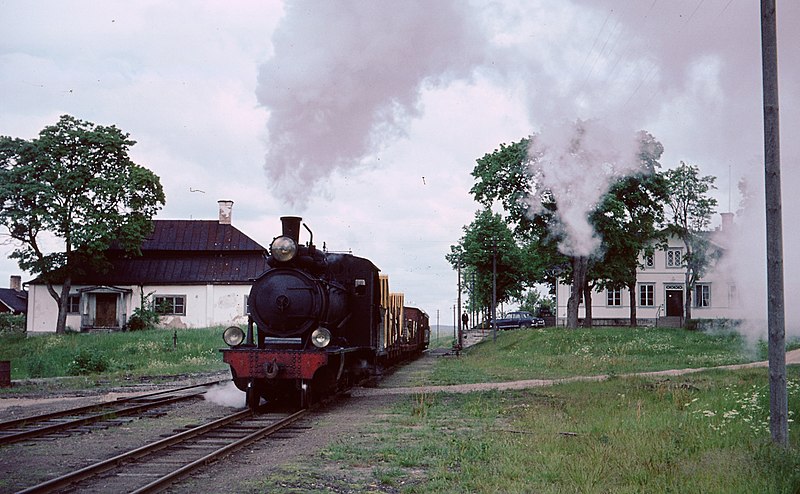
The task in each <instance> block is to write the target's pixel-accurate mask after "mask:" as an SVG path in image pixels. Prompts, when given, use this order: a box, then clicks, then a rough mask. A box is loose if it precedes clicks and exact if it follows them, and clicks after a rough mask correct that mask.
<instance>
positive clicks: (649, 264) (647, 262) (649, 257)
mask: <svg viewBox="0 0 800 494" xmlns="http://www.w3.org/2000/svg"><path fill="white" fill-rule="evenodd" d="M642 264H643V265H644V269H653V268H654V267H656V259H655V256H654V255H653V254H645V255H644V259H643V262H642Z"/></svg>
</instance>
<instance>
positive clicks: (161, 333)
mask: <svg viewBox="0 0 800 494" xmlns="http://www.w3.org/2000/svg"><path fill="white" fill-rule="evenodd" d="M223 329H224V328H207V329H192V330H178V331H172V330H164V329H160V330H152V331H135V332H125V333H96V334H93V333H68V334H61V335H57V334H54V333H50V334H41V335H32V336H29V337H27V338H26V337H25V336H24V334H23V335H19V334H14V335H4V336H0V360H8V361H10V362H11V378H12V379H29V378H42V377H62V376H72V379H62V380H59V381H58V386H59V387H80V386H84V385H86V383H87V382H90V381H93V380H98V379H102V380H104V381H112V382H113V381H125V380H130V379H136V378H139V377H143V376H147V377H158V376H163V377H165V378H168V376H173V375H177V374H185V373H192V372H209V371H214V370H223V369H226V368H227V366H226V365H225V364H223V362H222V357H221V355H220V353H219V349H220V348H222V347H223V346H224V343H223V342H222V331H223ZM16 391H25V387H24V386H23V387H15V388H12V389H5V390H2V391H0V392H2V393H13V392H16Z"/></svg>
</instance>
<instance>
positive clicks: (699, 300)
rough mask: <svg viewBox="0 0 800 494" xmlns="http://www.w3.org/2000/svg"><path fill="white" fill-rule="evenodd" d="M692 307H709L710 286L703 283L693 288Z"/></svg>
mask: <svg viewBox="0 0 800 494" xmlns="http://www.w3.org/2000/svg"><path fill="white" fill-rule="evenodd" d="M694 306H695V307H711V285H708V284H705V283H703V284H697V285H695V286H694Z"/></svg>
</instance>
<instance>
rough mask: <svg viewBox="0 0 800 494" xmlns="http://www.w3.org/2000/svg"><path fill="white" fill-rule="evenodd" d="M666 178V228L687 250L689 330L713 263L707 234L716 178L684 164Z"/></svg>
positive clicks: (712, 209) (686, 289)
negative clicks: (696, 295) (696, 294)
mask: <svg viewBox="0 0 800 494" xmlns="http://www.w3.org/2000/svg"><path fill="white" fill-rule="evenodd" d="M665 176H666V179H667V186H668V191H669V199H668V202H667V208H668V211H667V221H668V224H667V228H668V230H669V231H670V232H671V233H673V234H675V235H676V236H677V237H678V238H680V239H681V240H682V241H683V245H684V247H685V249H686V252H685V253H684V255H683V261H684V264H685V266H686V275H685V281H684V284H685V292H686V300H685V301H684V304H685V307H684V315H685V318H684V325H686V326H687V327H688V325H689V323H690V320H691V318H692V292H693V291H694V287H695V284H696V283H697V281H698V280H699V279H700V278H701V277H702V276H703V275H704V274H705V272H706V270H707V268H708V266H709V264H710V263H711V261H712V259H713V256H711V255H710V251H709V242H708V238H707V237H706V235H705V234H704V232H705V230H706V229H707V228H708V226H709V224H710V223H711V215H712V214H714V211H715V210H716V207H717V200H716V199H714V198H713V197H711V196H710V195H709V192H710V191H711V190H712V189H715V188H716V187H715V186H714V182H715V181H716V177H714V176H711V175H706V176H701V175H700V169H699V168H698V167H697V166H694V165H689V164H686V163H684V162H683V161H681V163H680V165H679V166H678V167H676V168H672V169H670V170H667V171H666V172H665Z"/></svg>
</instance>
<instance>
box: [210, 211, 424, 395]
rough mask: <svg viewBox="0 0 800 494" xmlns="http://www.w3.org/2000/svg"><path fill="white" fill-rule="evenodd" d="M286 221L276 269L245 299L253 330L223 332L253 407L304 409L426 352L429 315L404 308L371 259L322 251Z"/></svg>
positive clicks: (228, 357) (272, 250) (226, 352)
mask: <svg viewBox="0 0 800 494" xmlns="http://www.w3.org/2000/svg"><path fill="white" fill-rule="evenodd" d="M281 222H282V225H283V233H282V235H280V236H277V237H275V239H273V241H272V243H271V244H270V247H269V259H268V265H269V269H267V270H266V271H265V272H264V273H263V274H262V275H261V276H259V277H258V278H257V279H256V280H255V281H254V283H253V287H252V289H251V290H250V294H249V296H248V298H247V306H248V313H249V318H248V325H247V330H246V332H245V331H243V330H242V329H241V328H239V327H237V326H232V327H230V328H228V329H226V330H225V333H224V334H223V339H224V341H225V343H226V344H227V345H228V348H225V349H222V350H221V352H222V354H223V360H224V361H225V362H226V363H227V364H229V365H230V368H231V375H232V378H233V381H234V383H235V384H236V386H237V387H238V388H239V389H241V390H242V391H244V392H245V393H246V402H247V405H248V407H250V408H251V409H255V408H257V407H258V406H259V404H260V402H261V400H262V399H264V400H267V401H268V402H276V401H299V403H300V405H301V406H305V405H307V404H308V403H309V402H310V401H313V400H314V399H316V398H319V397H322V396H325V395H328V394H331V393H333V392H335V391H337V390H340V389H343V388H347V387H349V386H351V385H352V384H353V383H355V382H358V381H359V380H361V379H364V378H366V377H369V376H371V375H374V374H375V373H377V372H380V369H381V368H383V367H385V366H387V365H390V364H392V363H394V362H396V361H399V360H402V359H405V358H409V357H412V356H415V355H418V354H419V353H420V352H422V351H423V350H424V349H425V348H426V347H427V344H428V340H429V334H430V328H429V325H428V316H427V314H425V313H424V312H423V311H421V310H419V309H416V308H409V307H404V306H403V295H402V294H397V293H390V292H389V289H388V278H387V277H386V276H383V275H381V274H380V271H379V269H378V268H377V267H376V266H375V265H374V264H373V263H372V262H371V261H370V260H368V259H365V258H362V257H357V256H354V255H352V254H341V253H331V252H327V251H325V250H319V249H317V248H316V246H315V245H314V243H313V234H312V232H311V230H310V229H308V227H307V226H306V225H305V224H303V223H302V219H301V218H299V217H295V216H285V217H282V218H281ZM301 225H302V226H303V227H305V229H306V230H307V231H308V234H309V236H310V239H309V241H308V242H307V243H306V244H305V245H301V244H300V228H301Z"/></svg>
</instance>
